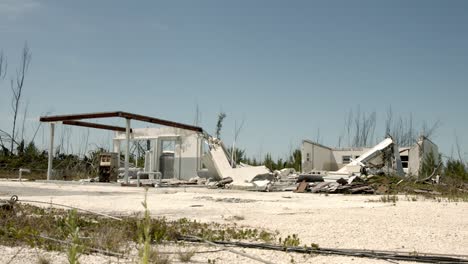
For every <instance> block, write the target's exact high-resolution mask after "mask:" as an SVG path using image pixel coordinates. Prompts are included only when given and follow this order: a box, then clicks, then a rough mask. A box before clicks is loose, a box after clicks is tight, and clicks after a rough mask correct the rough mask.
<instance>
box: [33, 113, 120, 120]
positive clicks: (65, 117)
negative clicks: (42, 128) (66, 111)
mask: <svg viewBox="0 0 468 264" xmlns="http://www.w3.org/2000/svg"><path fill="white" fill-rule="evenodd" d="M118 116H119V112H100V113H86V114H76V115H57V116H41V118H40V119H39V121H41V122H58V121H68V120H80V119H92V118H108V117H118Z"/></svg>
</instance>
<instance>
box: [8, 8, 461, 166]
mask: <svg viewBox="0 0 468 264" xmlns="http://www.w3.org/2000/svg"><path fill="white" fill-rule="evenodd" d="M467 12H468V2H467V1H429V0H424V1H423V0H421V1H416V0H415V1H375V0H372V1H271V0H270V1H252V0H250V1H115V0H114V1H110V0H108V1H105V0H100V1H86V0H82V1H63V0H60V1H59V0H57V1H48V0H0V49H1V50H3V52H4V53H5V55H7V56H8V60H9V74H8V76H11V75H12V74H13V73H14V69H15V67H17V65H16V62H17V61H18V58H19V54H20V51H21V48H22V46H23V44H24V42H25V41H27V42H28V45H29V47H30V49H31V51H32V61H31V66H30V70H29V72H28V75H27V79H26V84H25V96H24V101H23V107H24V106H25V105H26V104H27V105H28V117H29V119H28V120H29V121H28V124H27V133H28V134H30V133H32V132H30V131H32V130H33V127H34V126H35V125H36V124H37V121H36V120H37V119H38V116H40V115H41V114H45V113H50V114H65V113H80V112H93V111H109V110H124V111H129V112H135V113H140V114H145V115H151V116H156V117H160V118H165V119H170V120H174V121H179V122H184V123H190V124H191V123H193V122H194V118H195V108H196V105H197V104H198V106H199V109H200V113H201V126H203V127H204V128H205V129H206V130H207V131H208V132H211V133H213V132H214V127H215V123H216V116H217V114H218V113H219V112H220V111H224V112H226V114H227V118H226V120H225V125H224V128H223V136H222V137H223V139H224V141H225V142H226V143H228V144H230V143H231V142H232V137H233V136H232V135H233V129H234V123H235V122H237V123H240V122H241V121H242V120H244V127H243V129H242V131H241V134H240V136H239V145H240V146H241V147H242V148H245V149H247V152H248V153H249V154H250V155H257V156H258V155H262V154H265V153H266V152H272V153H273V154H274V155H273V156H276V157H283V156H285V155H287V153H288V152H289V151H290V150H291V148H295V147H297V146H299V144H300V141H301V139H305V138H309V139H315V138H316V137H317V134H318V133H320V141H321V143H323V144H326V145H330V146H334V145H336V144H337V142H338V137H339V136H340V135H341V134H342V133H343V126H344V119H345V117H346V115H347V113H348V112H349V111H350V110H351V109H354V111H355V110H356V109H357V108H358V107H359V108H360V110H361V111H362V112H367V113H370V112H372V111H376V112H377V116H378V119H377V128H376V133H375V134H376V136H378V137H379V138H382V137H383V135H384V129H383V126H384V122H385V115H386V111H387V109H388V108H389V107H390V106H391V107H392V109H393V112H394V115H396V116H398V115H401V116H408V115H410V114H411V115H412V116H413V119H414V123H415V126H417V127H420V126H421V125H422V124H423V122H426V123H428V124H429V125H431V124H433V123H434V122H436V121H437V120H439V121H440V127H439V129H438V130H437V133H436V134H435V135H434V137H433V140H434V141H435V142H436V143H437V144H438V145H439V147H440V149H441V151H443V152H444V153H445V154H446V155H450V154H451V151H452V147H453V145H454V143H455V135H456V136H457V137H458V138H459V142H460V143H461V146H462V147H463V149H464V151H465V153H464V154H465V158H468V153H466V151H468V137H467V136H466V134H467V133H466V132H467V131H468V122H467V121H466V120H467V118H466V115H467V114H468V106H467V104H466V101H467V98H468V89H467V87H466V86H467V83H468V48H467V47H468V34H467V33H468V16H467V15H466V14H467ZM0 91H2V93H1V94H2V96H1V97H0V128H1V129H4V130H9V129H10V123H11V110H10V91H9V86H8V80H4V81H1V82H0ZM112 123H113V124H120V125H123V122H122V121H120V123H119V121H118V120H115V121H112ZM138 125H142V124H138ZM43 131H44V132H45V135H42V134H43ZM73 131H74V134H73V135H74V137H79V136H78V135H79V133H81V132H77V131H82V130H79V129H74V130H73ZM318 131H319V132H318ZM94 132H95V131H92V133H94ZM94 135H95V136H93V140H94V141H96V142H102V141H105V139H106V137H108V136H109V135H108V133H100V132H96V133H94ZM46 137H47V131H46V130H42V129H41V130H40V135H39V136H38V138H39V139H40V140H39V144H43V143H44V140H45V138H46Z"/></svg>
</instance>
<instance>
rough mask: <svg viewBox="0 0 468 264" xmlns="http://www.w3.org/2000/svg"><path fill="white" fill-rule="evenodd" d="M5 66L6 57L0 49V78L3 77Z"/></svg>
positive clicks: (6, 65)
mask: <svg viewBox="0 0 468 264" xmlns="http://www.w3.org/2000/svg"><path fill="white" fill-rule="evenodd" d="M7 68H8V64H7V59H6V57H5V56H4V55H3V51H0V80H3V79H5V76H6V73H7Z"/></svg>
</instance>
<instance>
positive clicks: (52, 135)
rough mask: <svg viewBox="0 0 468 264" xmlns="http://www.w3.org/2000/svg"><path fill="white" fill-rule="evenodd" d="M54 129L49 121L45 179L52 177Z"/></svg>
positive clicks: (53, 125)
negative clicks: (47, 159) (47, 160)
mask: <svg viewBox="0 0 468 264" xmlns="http://www.w3.org/2000/svg"><path fill="white" fill-rule="evenodd" d="M54 129H55V123H50V143H49V162H48V164H47V180H48V181H50V180H51V178H52V161H53V159H54Z"/></svg>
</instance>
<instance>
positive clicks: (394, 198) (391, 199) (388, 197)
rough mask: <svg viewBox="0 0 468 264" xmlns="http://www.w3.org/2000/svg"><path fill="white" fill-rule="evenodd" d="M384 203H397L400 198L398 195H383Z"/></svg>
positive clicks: (381, 199) (382, 200) (381, 198)
mask: <svg viewBox="0 0 468 264" xmlns="http://www.w3.org/2000/svg"><path fill="white" fill-rule="evenodd" d="M380 201H381V202H382V203H396V202H397V201H398V196H396V195H382V196H381V197H380Z"/></svg>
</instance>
